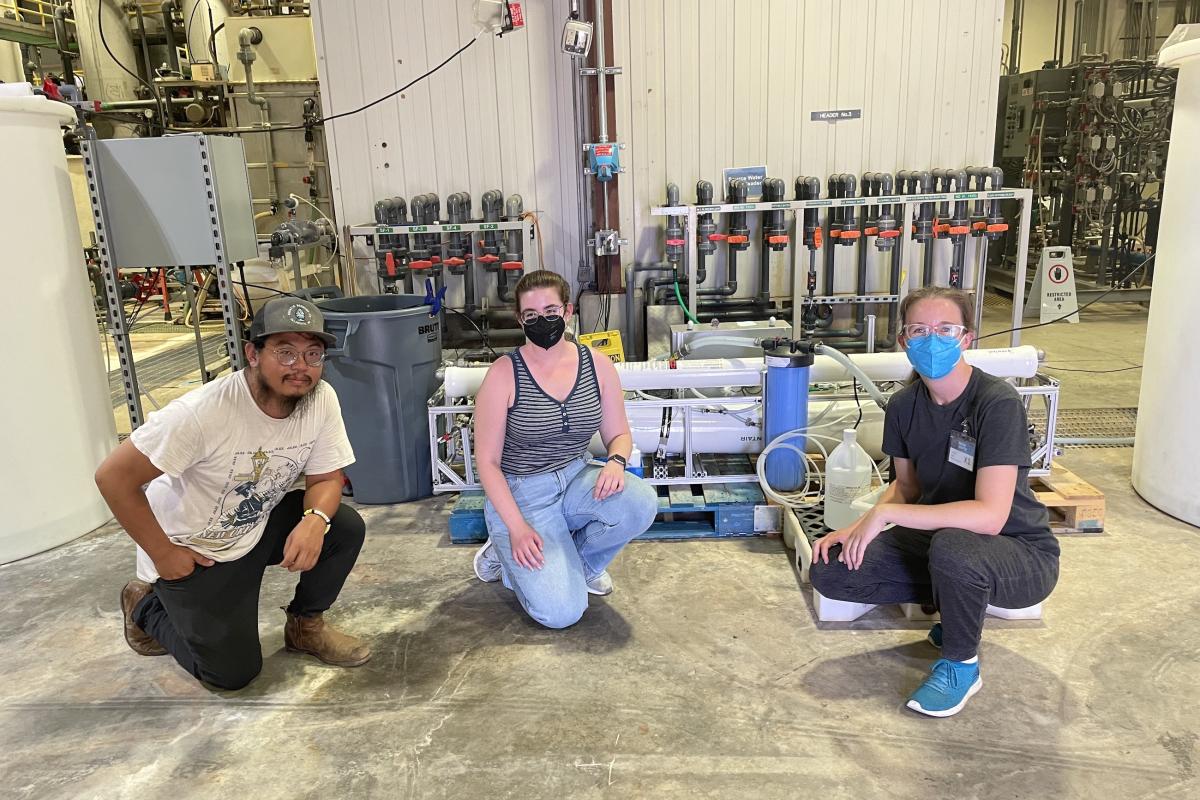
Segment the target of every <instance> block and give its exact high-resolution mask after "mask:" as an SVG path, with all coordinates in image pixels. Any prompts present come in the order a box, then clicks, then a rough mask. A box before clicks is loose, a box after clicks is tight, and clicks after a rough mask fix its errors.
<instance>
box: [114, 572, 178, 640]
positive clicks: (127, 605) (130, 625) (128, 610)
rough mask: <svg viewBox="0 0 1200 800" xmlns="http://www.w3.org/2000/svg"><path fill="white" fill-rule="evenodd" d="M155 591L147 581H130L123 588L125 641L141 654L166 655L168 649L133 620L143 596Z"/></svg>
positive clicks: (122, 607) (122, 608)
mask: <svg viewBox="0 0 1200 800" xmlns="http://www.w3.org/2000/svg"><path fill="white" fill-rule="evenodd" d="M153 591H154V587H153V586H151V585H150V584H148V583H146V582H145V581H137V580H134V581H130V582H129V583H127V584H125V588H124V589H122V590H121V611H123V612H124V614H125V641H126V643H127V644H128V645H129V649H130V650H132V651H133V652H135V653H137V654H138V655H139V656H165V655H166V654H167V649H166V648H165V647H163V646H162V645H161V644H159V643H158V642H157V641H155V640H154V637H153V636H151V635H150V634H148V633H146V632H145V631H144V630H142V629H141V628H140V627H138V624H137V623H136V622H134V621H133V610H134V609H135V608H137V604H138V603H140V602H141V601H142V598H143V597H145V596H146V595H148V594H150V593H151V592H153Z"/></svg>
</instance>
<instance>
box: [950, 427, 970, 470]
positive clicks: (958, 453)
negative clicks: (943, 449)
mask: <svg viewBox="0 0 1200 800" xmlns="http://www.w3.org/2000/svg"><path fill="white" fill-rule="evenodd" d="M946 460H947V461H949V462H950V463H951V464H953V465H954V466H956V467H962V468H963V469H965V470H967V471H968V472H974V471H975V438H974V437H972V436H968V435H967V434H966V433H964V432H963V431H951V432H950V453H949V455H948V456H947V457H946Z"/></svg>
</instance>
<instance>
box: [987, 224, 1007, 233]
mask: <svg viewBox="0 0 1200 800" xmlns="http://www.w3.org/2000/svg"><path fill="white" fill-rule="evenodd" d="M1006 230H1008V223H1007V222H1000V223H997V224H996V225H988V226H987V232H988V233H1003V232H1004V231H1006Z"/></svg>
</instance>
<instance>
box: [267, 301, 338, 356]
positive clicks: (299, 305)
mask: <svg viewBox="0 0 1200 800" xmlns="http://www.w3.org/2000/svg"><path fill="white" fill-rule="evenodd" d="M276 333H310V334H312V335H313V336H316V337H317V338H319V339H320V340H321V341H323V342H324V343H325V344H326V346H331V345H333V343H334V342H336V341H337V340H336V339H335V338H334V337H333V335H332V334H329V333H326V332H325V317H323V316H322V315H321V310H320V309H319V308H317V307H316V306H315V305H313V304H312V303H310V302H308V301H307V300H303V299H301V298H299V297H286V296H280V297H272V298H271V299H270V300H268V301H267V302H266V303H263V306H262V308H260V309H259V310H258V313H257V314H255V315H254V322H252V323H251V324H250V339H251V341H253V340H255V339H260V338H262V337H264V336H271V335H272V334H276Z"/></svg>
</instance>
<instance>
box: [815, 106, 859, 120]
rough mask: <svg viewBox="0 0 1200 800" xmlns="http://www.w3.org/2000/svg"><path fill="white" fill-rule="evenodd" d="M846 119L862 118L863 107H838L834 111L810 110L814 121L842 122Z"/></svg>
mask: <svg viewBox="0 0 1200 800" xmlns="http://www.w3.org/2000/svg"><path fill="white" fill-rule="evenodd" d="M844 119H862V109H861V108H837V109H833V110H832V111H813V112H810V120H811V121H812V122H841V121H842V120H844Z"/></svg>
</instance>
